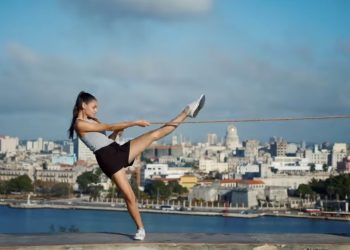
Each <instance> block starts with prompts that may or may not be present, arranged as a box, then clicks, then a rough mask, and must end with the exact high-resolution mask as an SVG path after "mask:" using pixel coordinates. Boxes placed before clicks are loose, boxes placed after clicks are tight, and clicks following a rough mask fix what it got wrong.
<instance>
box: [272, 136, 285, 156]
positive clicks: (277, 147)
mask: <svg viewBox="0 0 350 250" xmlns="http://www.w3.org/2000/svg"><path fill="white" fill-rule="evenodd" d="M286 153H287V141H286V140H284V139H280V140H276V141H275V142H274V143H272V144H271V155H272V156H286Z"/></svg>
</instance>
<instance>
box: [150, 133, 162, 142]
mask: <svg viewBox="0 0 350 250" xmlns="http://www.w3.org/2000/svg"><path fill="white" fill-rule="evenodd" d="M150 136H151V138H152V141H157V140H158V139H159V138H160V137H161V136H160V133H159V131H152V132H151V134H150Z"/></svg>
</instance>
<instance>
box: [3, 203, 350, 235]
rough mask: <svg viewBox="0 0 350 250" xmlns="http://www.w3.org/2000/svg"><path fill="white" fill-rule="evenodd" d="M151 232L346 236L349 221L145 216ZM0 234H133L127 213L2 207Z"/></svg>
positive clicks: (148, 229)
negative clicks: (63, 232)
mask: <svg viewBox="0 0 350 250" xmlns="http://www.w3.org/2000/svg"><path fill="white" fill-rule="evenodd" d="M142 217H143V220H144V222H145V225H146V229H147V231H148V232H153V233H179V232H182V233H184V232H188V233H272V234H279V233H320V234H326V233H328V234H347V233H348V232H349V231H350V222H349V221H329V220H314V219H301V218H285V217H270V216H266V217H258V218H253V219H243V218H231V217H220V216H194V215H175V214H158V213H142ZM0 222H1V223H0V233H15V234H19V233H56V232H62V231H72V232H77V231H78V232H119V233H132V232H134V230H135V228H134V224H133V222H132V220H131V218H130V216H129V214H128V213H127V212H125V211H97V210H80V209H47V208H38V209H20V208H10V207H8V206H0Z"/></svg>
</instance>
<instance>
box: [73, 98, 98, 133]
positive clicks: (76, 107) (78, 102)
mask: <svg viewBox="0 0 350 250" xmlns="http://www.w3.org/2000/svg"><path fill="white" fill-rule="evenodd" d="M93 100H97V99H96V97H94V96H93V95H91V94H89V93H87V92H84V91H80V93H79V95H78V97H77V100H76V101H75V105H74V108H73V118H72V122H71V124H70V127H69V129H68V133H69V138H70V139H72V138H73V135H74V123H75V120H76V119H77V117H78V113H79V111H80V110H82V109H83V102H84V103H89V102H90V101H93Z"/></svg>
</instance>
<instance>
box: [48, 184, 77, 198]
mask: <svg viewBox="0 0 350 250" xmlns="http://www.w3.org/2000/svg"><path fill="white" fill-rule="evenodd" d="M50 191H51V192H50V193H51V195H52V196H55V197H69V194H71V193H72V192H73V189H72V186H71V185H70V184H68V183H56V184H54V185H53V186H52V188H51V190H50Z"/></svg>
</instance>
